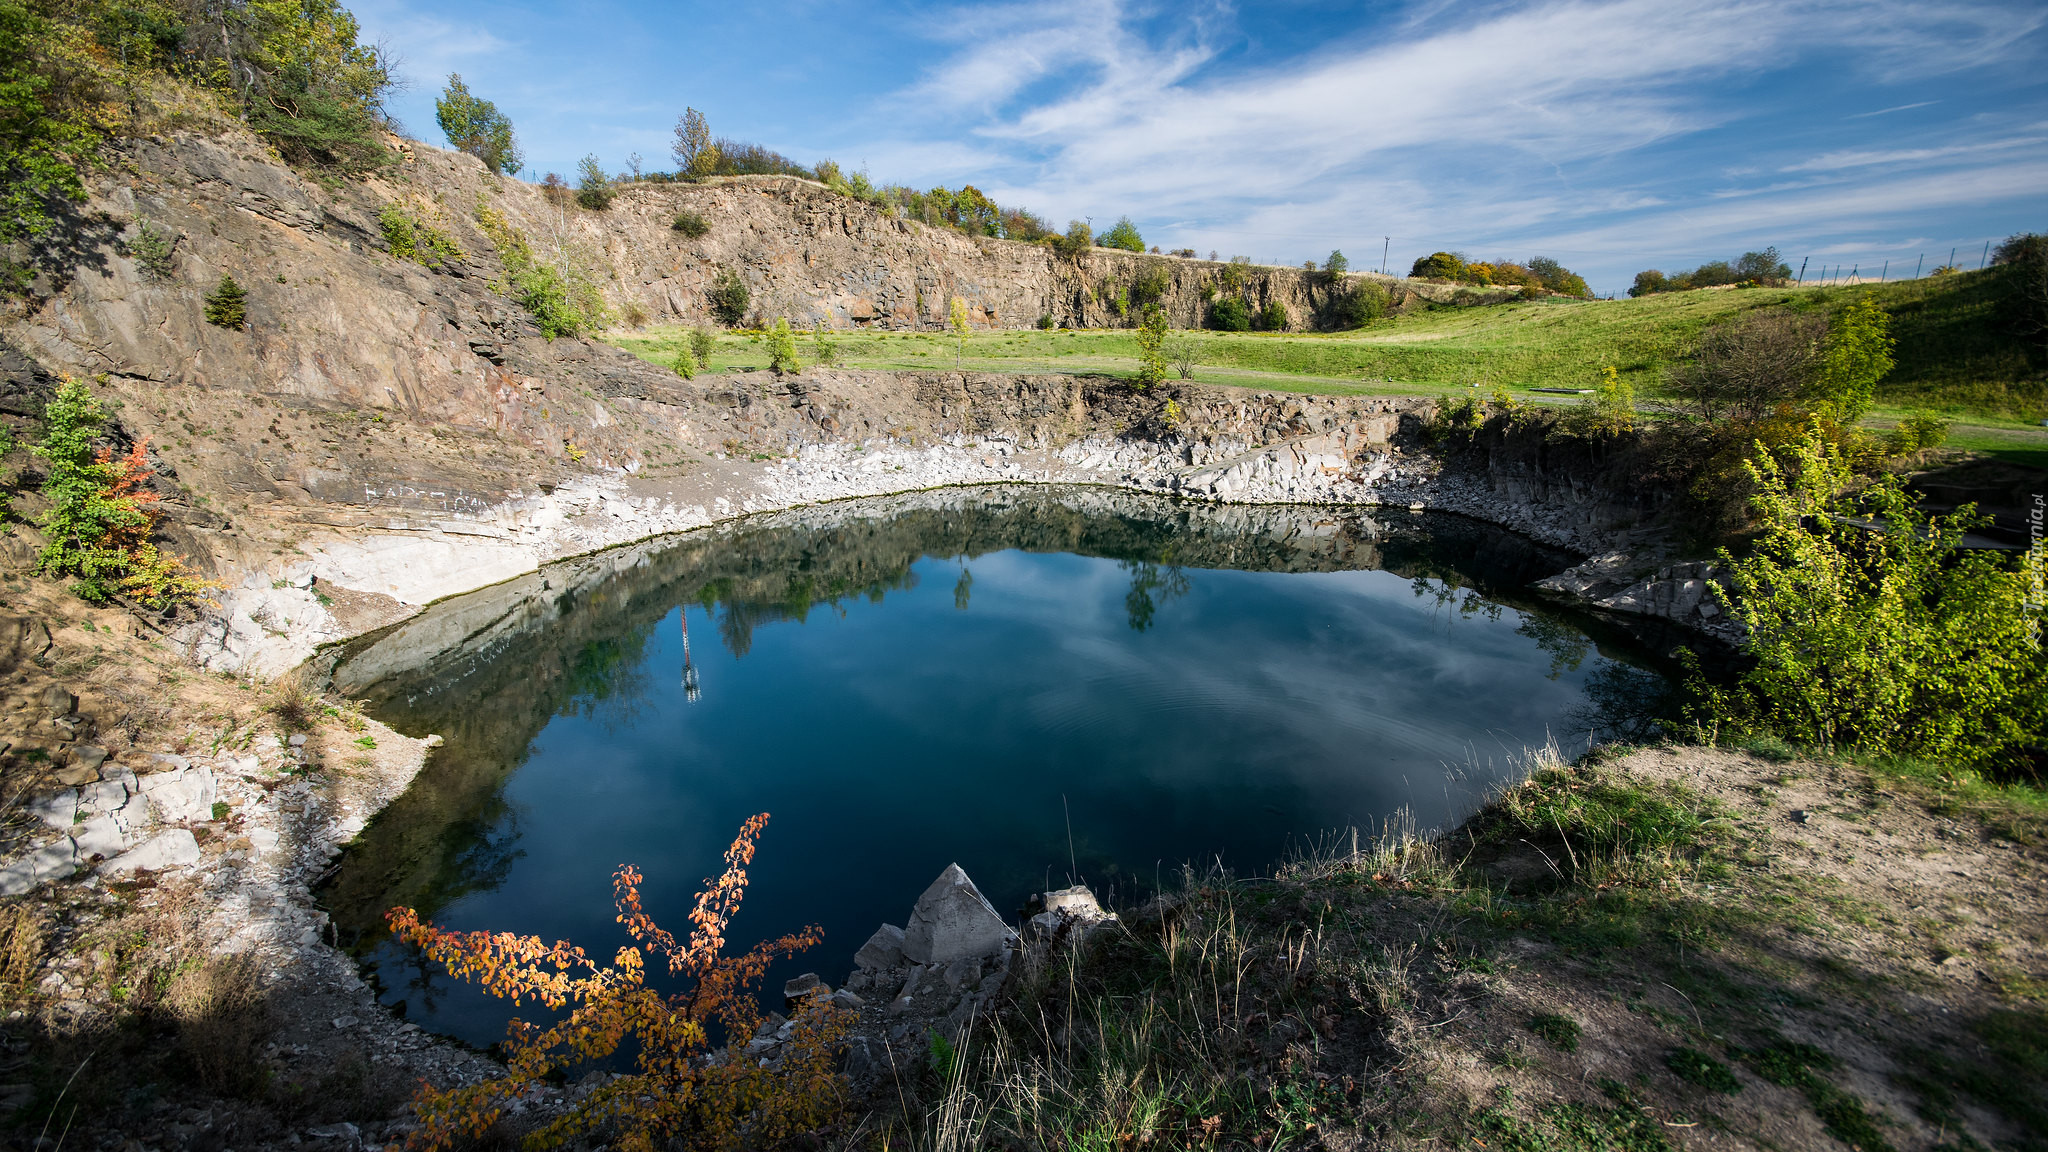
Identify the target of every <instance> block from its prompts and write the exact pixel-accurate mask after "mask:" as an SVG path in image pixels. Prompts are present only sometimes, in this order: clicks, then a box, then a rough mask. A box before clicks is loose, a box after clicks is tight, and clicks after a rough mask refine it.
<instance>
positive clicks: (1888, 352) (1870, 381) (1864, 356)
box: [1813, 292, 1894, 424]
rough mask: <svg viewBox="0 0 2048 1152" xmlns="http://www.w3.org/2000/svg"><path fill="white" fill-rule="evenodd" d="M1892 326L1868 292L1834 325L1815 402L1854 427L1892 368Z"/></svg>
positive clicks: (1816, 379)
mask: <svg viewBox="0 0 2048 1152" xmlns="http://www.w3.org/2000/svg"><path fill="white" fill-rule="evenodd" d="M1891 322H1892V318H1891V316H1889V315H1888V314H1886V312H1885V310H1884V309H1882V308H1880V307H1878V306H1877V301H1876V300H1874V299H1872V298H1871V296H1870V294H1869V293H1868V292H1865V293H1863V294H1862V295H1860V296H1858V297H1857V298H1856V299H1855V300H1853V301H1851V302H1850V303H1849V306H1848V307H1846V308H1844V309H1842V311H1841V312H1840V313H1839V314H1837V315H1836V316H1835V318H1834V321H1833V323H1831V324H1829V325H1828V342H1827V347H1826V350H1825V351H1823V352H1822V353H1821V364H1820V372H1819V373H1818V374H1817V375H1816V377H1815V378H1814V384H1813V387H1814V390H1815V396H1814V399H1815V400H1816V401H1818V402H1819V404H1820V405H1821V406H1823V407H1824V408H1826V409H1828V410H1829V411H1828V414H1829V415H1831V416H1832V417H1833V418H1835V419H1836V420H1839V421H1841V422H1842V423H1844V424H1854V423H1855V422H1856V421H1857V420H1858V419H1860V418H1861V417H1862V416H1863V414H1864V413H1865V412H1868V411H1869V410H1870V400H1871V396H1872V395H1873V394H1874V393H1875V392H1876V390H1877V383H1878V381H1880V380H1882V379H1884V378H1885V376H1886V374H1888V373H1889V372H1891V370H1892V348H1893V344H1894V342H1893V340H1892V337H1891Z"/></svg>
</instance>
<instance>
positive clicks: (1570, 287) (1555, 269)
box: [1528, 256, 1593, 296]
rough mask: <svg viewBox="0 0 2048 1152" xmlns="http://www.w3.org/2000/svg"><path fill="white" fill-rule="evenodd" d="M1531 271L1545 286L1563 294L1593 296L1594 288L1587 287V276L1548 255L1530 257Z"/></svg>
mask: <svg viewBox="0 0 2048 1152" xmlns="http://www.w3.org/2000/svg"><path fill="white" fill-rule="evenodd" d="M1528 267H1529V272H1530V274H1531V275H1533V276H1535V277H1536V282H1537V283H1539V284H1541V285H1543V287H1544V288H1546V289H1548V290H1550V291H1552V292H1555V293H1557V294H1559V295H1561V296H1591V295H1592V294H1593V290H1592V289H1591V288H1588V287H1586V278H1585V277H1584V276H1581V275H1579V274H1578V273H1577V272H1574V271H1572V270H1571V269H1569V268H1567V267H1565V266H1564V265H1562V264H1560V263H1558V262H1557V261H1555V260H1553V259H1551V258H1550V257H1548V256H1532V257H1530V258H1529V265H1528Z"/></svg>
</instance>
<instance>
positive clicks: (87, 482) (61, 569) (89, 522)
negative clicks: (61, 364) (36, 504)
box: [29, 377, 142, 599]
mask: <svg viewBox="0 0 2048 1152" xmlns="http://www.w3.org/2000/svg"><path fill="white" fill-rule="evenodd" d="M105 423H106V411H105V410H104V409H103V408H101V407H100V402H99V400H98V398H97V397H95V396H94V395H93V394H92V392H91V390H90V389H88V388H87V387H86V386H85V384H84V382H83V381H80V380H74V379H71V378H69V377H66V378H65V380H64V382H63V384H61V385H59V386H58V388H57V394H56V395H55V396H52V397H51V398H50V402H49V404H47V405H45V406H44V409H43V425H44V432H43V442H42V443H40V444H37V445H34V446H33V447H31V448H30V449H29V451H31V452H33V453H35V454H36V455H37V456H39V457H41V458H42V459H43V460H45V461H47V462H48V464H49V471H48V473H47V475H46V476H45V478H44V480H43V487H42V493H43V497H44V498H45V499H47V500H48V501H49V502H50V509H49V511H47V512H45V513H43V516H42V520H41V525H40V526H41V528H42V530H43V541H44V543H43V553H42V558H41V561H40V567H41V570H42V571H44V572H48V573H51V574H53V575H70V574H77V573H81V572H83V571H84V570H85V569H86V568H88V567H94V566H96V565H95V564H94V559H95V556H96V553H97V551H98V547H99V544H100V542H101V541H103V540H105V539H106V538H107V537H108V536H110V535H112V534H113V533H114V531H115V530H116V529H119V528H126V527H134V526H135V525H137V524H139V523H140V522H141V519H142V517H141V514H140V513H138V512H136V511H135V510H134V509H133V508H128V507H124V506H122V505H120V504H118V503H116V502H114V501H111V500H109V499H107V493H108V490H109V489H111V488H112V487H113V483H114V480H115V475H116V473H115V469H114V465H113V463H112V462H111V461H110V460H109V459H107V458H106V457H105V455H104V454H102V453H100V452H98V451H97V450H96V449H97V445H98V441H99V436H100V429H101V427H102V426H103V425H105ZM101 598H102V599H103V598H104V597H101Z"/></svg>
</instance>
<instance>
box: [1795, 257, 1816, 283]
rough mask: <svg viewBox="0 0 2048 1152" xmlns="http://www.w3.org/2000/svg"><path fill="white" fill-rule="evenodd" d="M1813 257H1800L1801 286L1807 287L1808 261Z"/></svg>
mask: <svg viewBox="0 0 2048 1152" xmlns="http://www.w3.org/2000/svg"><path fill="white" fill-rule="evenodd" d="M1811 259H1813V257H1811V256H1802V257H1800V259H1799V284H1798V286H1799V287H1805V285H1806V262H1807V261H1808V260H1811Z"/></svg>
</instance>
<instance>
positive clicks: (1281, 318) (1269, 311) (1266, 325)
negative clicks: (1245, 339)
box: [1253, 300, 1291, 332]
mask: <svg viewBox="0 0 2048 1152" xmlns="http://www.w3.org/2000/svg"><path fill="white" fill-rule="evenodd" d="M1290 319H1291V318H1290V317H1289V316H1288V315H1287V305H1285V304H1282V303H1281V302H1280V301H1278V300H1272V301H1268V302H1267V304H1266V306H1265V307H1264V308H1261V309H1259V316H1258V320H1257V322H1256V323H1255V324H1254V325H1253V327H1255V328H1258V329H1259V330H1260V331H1262V332H1285V331H1287V325H1288V322H1289V320H1290Z"/></svg>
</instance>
